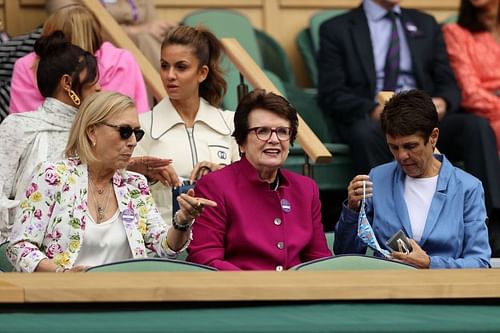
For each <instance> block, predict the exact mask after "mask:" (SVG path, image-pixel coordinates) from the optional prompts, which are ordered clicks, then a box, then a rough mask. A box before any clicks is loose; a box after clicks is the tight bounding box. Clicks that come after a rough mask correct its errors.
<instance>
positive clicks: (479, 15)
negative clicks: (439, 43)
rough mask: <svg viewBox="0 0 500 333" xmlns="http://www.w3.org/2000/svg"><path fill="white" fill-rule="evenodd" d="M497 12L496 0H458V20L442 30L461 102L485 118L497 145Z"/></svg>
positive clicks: (499, 79) (499, 42)
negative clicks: (493, 132)
mask: <svg viewBox="0 0 500 333" xmlns="http://www.w3.org/2000/svg"><path fill="white" fill-rule="evenodd" d="M499 13H500V6H499V0H462V1H461V4H460V11H459V15H458V22H457V23H453V24H447V25H445V26H444V27H443V32H444V38H445V41H446V47H447V50H448V55H449V58H450V62H451V66H452V68H453V71H454V72H455V76H456V78H457V81H458V84H459V86H460V89H461V91H462V105H461V106H462V107H463V108H464V109H465V110H467V111H469V112H471V113H474V114H477V115H479V116H482V117H485V118H487V119H488V120H489V122H490V124H491V127H492V128H493V130H494V131H495V134H496V138H497V147H499V148H500V146H499V145H498V144H499V143H500V66H499V59H500V17H499ZM499 150H500V149H499Z"/></svg>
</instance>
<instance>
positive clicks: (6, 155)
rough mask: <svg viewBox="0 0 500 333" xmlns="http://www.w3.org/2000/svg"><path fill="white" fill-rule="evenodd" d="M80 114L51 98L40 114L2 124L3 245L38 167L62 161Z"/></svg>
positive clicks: (0, 227)
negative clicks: (72, 125)
mask: <svg viewBox="0 0 500 333" xmlns="http://www.w3.org/2000/svg"><path fill="white" fill-rule="evenodd" d="M76 112H78V109H76V108H74V107H72V106H69V105H67V104H64V103H62V102H61V101H59V100H57V99H55V98H50V97H49V98H46V99H45V101H44V102H43V104H42V106H40V107H39V108H38V109H37V110H36V111H34V112H23V113H18V114H11V115H9V116H8V117H7V118H5V120H4V121H3V122H2V123H1V124H0V243H1V242H3V241H5V240H7V238H8V236H9V234H10V230H11V228H12V224H13V221H14V217H15V210H16V207H17V205H18V203H19V201H18V200H16V199H18V198H19V196H20V195H21V194H22V193H23V191H24V190H25V189H26V188H27V187H28V185H29V182H30V179H31V177H32V174H33V172H34V170H35V168H36V166H37V165H38V164H40V163H41V162H44V161H57V160H61V159H62V157H63V154H64V149H65V148H66V143H67V140H68V134H69V130H70V127H71V123H72V121H73V118H74V117H75V114H76Z"/></svg>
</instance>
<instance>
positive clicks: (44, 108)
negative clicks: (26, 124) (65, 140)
mask: <svg viewBox="0 0 500 333" xmlns="http://www.w3.org/2000/svg"><path fill="white" fill-rule="evenodd" d="M77 112H78V109H77V108H75V107H73V106H70V105H68V104H66V103H63V102H61V101H60V100H58V99H56V98H52V97H47V98H45V100H44V101H43V104H42V105H41V106H40V107H39V108H38V109H37V110H36V111H34V112H21V113H17V114H16V116H17V117H23V118H26V119H34V120H36V122H35V124H34V125H33V126H32V129H28V128H27V129H25V130H26V132H30V131H33V132H39V131H67V130H69V129H70V128H71V124H72V122H73V119H74V118H75V115H76V113H77Z"/></svg>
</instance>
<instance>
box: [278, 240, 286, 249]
mask: <svg viewBox="0 0 500 333" xmlns="http://www.w3.org/2000/svg"><path fill="white" fill-rule="evenodd" d="M276 247H277V248H278V249H280V250H283V249H284V248H285V243H283V242H278V243H276Z"/></svg>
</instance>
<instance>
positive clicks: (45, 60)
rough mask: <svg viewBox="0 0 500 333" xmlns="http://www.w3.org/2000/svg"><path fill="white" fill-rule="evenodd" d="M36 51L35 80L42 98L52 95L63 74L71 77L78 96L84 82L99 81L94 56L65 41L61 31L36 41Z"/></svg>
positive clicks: (72, 85)
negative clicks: (82, 74) (81, 79)
mask: <svg viewBox="0 0 500 333" xmlns="http://www.w3.org/2000/svg"><path fill="white" fill-rule="evenodd" d="M35 53H36V54H37V56H38V57H39V59H40V60H39V63H38V67H37V71H36V79H37V84H38V90H40V93H41V94H42V96H43V97H53V95H54V94H55V92H56V89H57V87H58V86H59V81H60V80H61V77H63V75H65V74H67V75H69V76H70V77H71V89H72V90H73V91H74V92H76V93H77V94H78V96H80V97H81V96H82V88H83V87H84V86H85V85H87V84H89V83H92V82H95V81H97V80H98V69H97V60H96V58H95V57H94V56H93V55H92V54H90V53H89V52H87V51H84V50H83V49H82V48H80V47H79V46H76V45H73V44H71V43H70V42H68V41H67V40H66V38H65V36H64V33H63V32H62V31H60V30H56V31H54V32H53V33H52V34H50V35H49V36H42V37H40V39H38V40H37V41H36V43H35ZM84 70H87V74H86V76H85V78H84V79H83V81H80V73H81V72H83V71H84Z"/></svg>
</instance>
